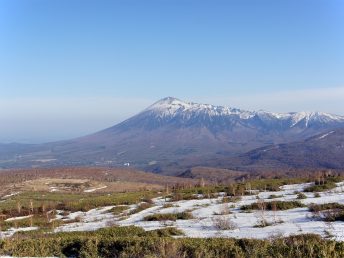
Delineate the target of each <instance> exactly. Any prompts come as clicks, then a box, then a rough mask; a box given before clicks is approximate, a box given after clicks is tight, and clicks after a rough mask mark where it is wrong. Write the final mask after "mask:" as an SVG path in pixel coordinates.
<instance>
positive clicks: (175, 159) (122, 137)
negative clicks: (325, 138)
mask: <svg viewBox="0 0 344 258" xmlns="http://www.w3.org/2000/svg"><path fill="white" fill-rule="evenodd" d="M341 126H344V117H341V116H335V115H330V114H326V113H319V112H314V113H313V112H301V113H287V114H280V113H270V112H264V111H258V112H251V111H245V110H240V109H236V108H228V107H221V106H213V105H208V104H197V103H189V102H183V101H181V100H178V99H176V98H171V97H168V98H165V99H162V100H160V101H158V102H156V103H154V104H153V105H151V106H150V107H148V108H147V109H145V110H143V111H142V112H140V113H139V114H137V115H135V116H133V117H132V118H129V119H128V120H126V121H124V122H122V123H120V124H117V125H115V126H113V127H111V128H108V129H106V130H103V131H100V132H98V133H95V134H92V135H89V136H85V137H81V138H77V139H73V140H69V141H60V142H55V143H48V144H41V145H33V146H20V147H18V146H16V145H12V146H11V148H9V150H10V151H9V152H6V147H3V148H0V167H5V168H6V167H15V166H19V167H20V166H21V167H23V166H60V165H68V166H71V165H114V166H118V165H123V164H124V163H129V164H130V165H133V166H136V167H139V168H144V169H146V170H149V171H156V172H163V171H164V170H166V168H169V169H170V170H173V169H175V168H177V167H179V166H182V167H190V166H195V165H202V162H203V158H204V157H207V158H214V159H216V158H217V157H228V156H229V157H232V156H236V155H239V154H242V153H245V152H247V151H250V150H253V149H255V148H259V147H262V146H266V145H269V144H279V143H288V142H291V141H296V140H304V139H306V138H308V137H310V136H313V135H316V134H319V133H322V132H326V131H328V130H332V129H335V128H338V127H341Z"/></svg>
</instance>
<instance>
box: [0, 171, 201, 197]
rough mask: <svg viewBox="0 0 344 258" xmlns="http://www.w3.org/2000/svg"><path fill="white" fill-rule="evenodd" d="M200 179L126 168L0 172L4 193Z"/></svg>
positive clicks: (112, 188)
mask: <svg viewBox="0 0 344 258" xmlns="http://www.w3.org/2000/svg"><path fill="white" fill-rule="evenodd" d="M197 182H198V180H194V179H185V178H178V177H172V176H161V175H156V174H153V173H146V172H142V171H138V170H134V169H125V168H98V167H97V168H94V167H89V168H81V167H80V168H50V169H20V170H2V171H0V185H1V189H0V196H4V195H7V194H11V193H13V192H16V191H28V190H30V191H62V192H68V191H79V192H81V191H86V192H87V191H89V192H93V191H97V192H122V191H136V190H142V189H147V190H150V189H163V188H164V187H165V186H166V185H171V186H172V185H178V184H180V185H181V184H191V185H193V184H195V183H197Z"/></svg>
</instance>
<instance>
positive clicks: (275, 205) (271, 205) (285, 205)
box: [241, 201, 306, 211]
mask: <svg viewBox="0 0 344 258" xmlns="http://www.w3.org/2000/svg"><path fill="white" fill-rule="evenodd" d="M262 205H264V209H265V210H270V211H271V210H274V209H276V210H289V209H294V208H300V207H306V206H305V205H304V204H302V203H301V202H299V201H274V202H265V203H258V202H255V203H252V204H248V205H243V206H241V210H244V211H245V210H260V209H262Z"/></svg>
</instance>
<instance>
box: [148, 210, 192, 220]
mask: <svg viewBox="0 0 344 258" xmlns="http://www.w3.org/2000/svg"><path fill="white" fill-rule="evenodd" d="M178 219H180V220H188V219H193V216H192V214H191V213H190V212H180V213H156V214H152V215H148V216H146V217H144V218H143V220H144V221H164V220H172V221H176V220H178Z"/></svg>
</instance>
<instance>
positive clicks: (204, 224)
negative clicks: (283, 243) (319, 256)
mask: <svg viewBox="0 0 344 258" xmlns="http://www.w3.org/2000/svg"><path fill="white" fill-rule="evenodd" d="M310 185H311V184H310V183H307V184H295V185H286V186H283V187H281V189H280V191H277V192H259V193H257V194H256V195H247V196H243V197H242V198H241V200H239V201H237V202H235V203H233V202H229V203H223V201H222V199H223V196H224V193H218V197H217V198H212V199H209V198H202V199H195V200H182V201H175V202H172V201H169V200H165V199H164V198H162V197H158V198H155V199H154V200H153V206H152V207H150V208H147V209H145V210H142V211H140V212H137V213H133V214H131V213H130V211H133V210H134V209H135V208H136V207H137V205H131V206H128V207H127V210H125V211H124V212H122V213H120V214H117V215H114V214H113V213H112V212H111V209H112V208H114V206H107V207H101V208H98V209H93V210H90V211H88V212H74V213H70V214H68V215H65V216H62V214H63V211H59V214H61V215H59V214H58V215H57V216H56V218H55V219H62V220H64V221H67V222H68V221H69V222H70V223H68V224H64V225H62V226H60V227H58V228H56V229H55V231H56V232H68V231H92V230H97V229H99V228H105V227H110V226H114V225H118V226H131V225H134V226H138V227H142V228H144V229H145V230H154V229H159V228H165V227H171V226H173V227H176V228H178V229H180V230H182V231H183V232H184V234H185V236H186V237H199V238H207V237H235V238H259V239H264V238H270V237H274V236H288V235H292V234H304V233H315V234H319V235H322V236H323V237H331V238H333V239H335V240H338V241H344V222H331V223H328V222H324V221H321V220H319V219H316V218H314V217H313V214H312V213H311V212H310V211H309V210H308V207H302V208H295V209H289V210H283V211H275V212H274V211H264V215H262V212H261V211H259V210H256V211H253V212H244V211H243V210H241V207H242V206H243V205H248V204H252V203H255V202H257V200H258V197H259V199H260V200H264V201H265V202H268V201H272V199H269V197H270V195H275V196H277V197H278V198H275V199H273V200H276V201H277V200H279V201H293V200H298V201H300V202H301V203H303V204H305V205H309V204H311V203H315V204H324V203H340V204H344V182H342V183H338V184H337V187H336V188H334V189H332V190H330V191H326V192H323V193H320V197H314V193H305V195H306V196H307V198H306V199H301V200H299V199H297V194H296V192H302V191H303V190H304V189H305V188H306V187H307V186H310ZM224 211H227V212H224ZM228 211H229V212H228ZM180 212H190V213H192V215H193V217H194V218H193V219H188V220H176V221H145V220H144V218H145V217H146V216H148V215H152V214H164V213H165V214H170V213H180ZM262 216H264V219H265V220H266V221H267V222H268V223H271V225H270V226H265V227H257V224H258V223H259V221H260V220H261V218H262ZM219 218H220V219H224V220H227V221H230V222H231V224H232V226H234V228H233V229H231V230H221V229H218V227H216V224H217V221H218V220H219ZM23 230H35V228H30V229H29V228H28V229H25V228H24V229H23ZM15 231H18V230H15ZM15 231H14V230H12V232H7V233H6V232H2V233H3V234H2V235H3V236H10V235H12V234H13V233H14V232H15Z"/></svg>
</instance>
